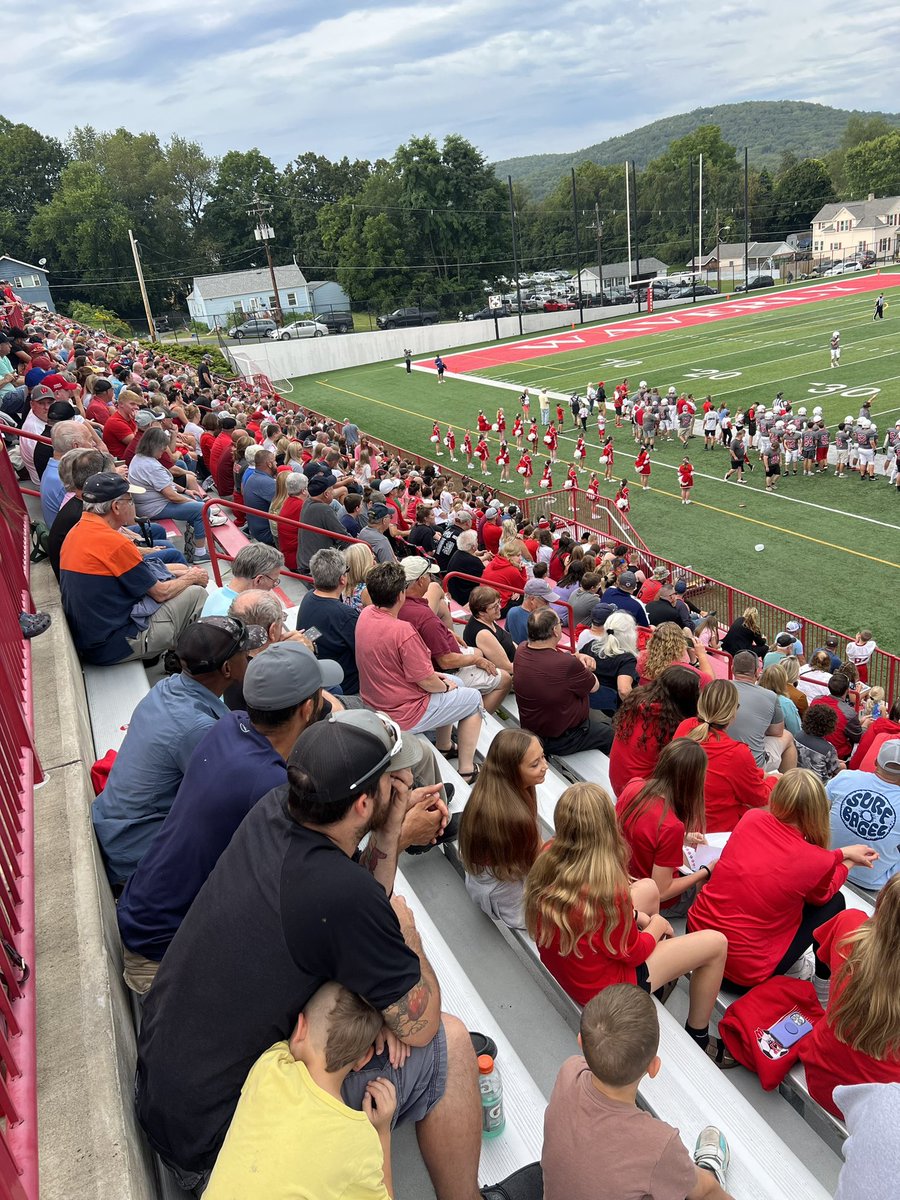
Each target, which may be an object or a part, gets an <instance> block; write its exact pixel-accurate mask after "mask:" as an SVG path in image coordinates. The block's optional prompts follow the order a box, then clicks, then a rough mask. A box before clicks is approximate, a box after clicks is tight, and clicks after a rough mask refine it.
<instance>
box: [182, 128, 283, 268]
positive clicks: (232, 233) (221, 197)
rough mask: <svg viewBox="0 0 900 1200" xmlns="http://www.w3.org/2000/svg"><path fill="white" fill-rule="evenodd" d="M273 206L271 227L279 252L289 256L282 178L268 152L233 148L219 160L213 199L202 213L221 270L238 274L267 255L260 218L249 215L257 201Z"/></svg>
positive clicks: (275, 245)
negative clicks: (260, 240)
mask: <svg viewBox="0 0 900 1200" xmlns="http://www.w3.org/2000/svg"><path fill="white" fill-rule="evenodd" d="M257 196H258V197H259V198H260V200H262V201H264V202H265V203H267V204H269V205H271V211H270V213H269V215H268V218H267V219H268V222H269V224H270V225H271V226H272V227H273V228H274V229H275V241H274V243H273V254H274V253H275V248H276V247H277V248H279V251H280V254H279V255H278V256H276V257H279V256H284V255H289V253H290V228H289V221H288V217H287V212H286V205H285V203H284V190H283V186H282V180H281V176H280V175H279V173H278V171H277V169H276V167H275V164H274V163H273V162H272V160H271V159H270V158H268V157H267V156H266V155H265V154H262V153H261V152H260V151H259V150H257V149H256V148H254V149H253V150H246V151H240V150H229V152H228V153H227V154H226V155H225V156H224V157H223V158H222V160H221V161H220V162H219V169H218V171H217V173H216V177H215V181H214V182H213V184H212V186H211V187H210V189H209V199H208V201H207V203H206V207H205V208H204V210H203V219H202V221H201V223H200V229H201V232H202V233H203V235H204V236H205V238H206V241H207V244H208V245H209V247H210V250H211V253H212V254H214V255H215V256H216V258H217V259H218V269H220V270H223V271H228V270H239V269H241V268H242V267H249V266H250V261H251V259H252V258H253V256H254V254H259V255H261V256H263V257H264V251H263V250H262V249H261V248H259V247H258V245H257V242H256V239H255V237H254V230H255V228H256V219H255V217H253V216H252V215H251V213H250V209H251V208H252V206H253V202H254V198H255V197H257Z"/></svg>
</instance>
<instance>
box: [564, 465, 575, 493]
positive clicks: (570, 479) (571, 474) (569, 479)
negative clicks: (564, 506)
mask: <svg viewBox="0 0 900 1200" xmlns="http://www.w3.org/2000/svg"><path fill="white" fill-rule="evenodd" d="M563 487H564V488H565V489H566V491H567V492H570V491H572V489H573V488H577V487H578V472H577V471H576V470H575V468H574V467H569V470H568V471H567V472H566V478H565V481H564V483H563Z"/></svg>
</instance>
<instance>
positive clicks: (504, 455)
mask: <svg viewBox="0 0 900 1200" xmlns="http://www.w3.org/2000/svg"><path fill="white" fill-rule="evenodd" d="M497 465H498V466H499V468H500V482H501V483H509V446H508V444H507V443H506V442H501V443H500V449H499V451H498V452H497Z"/></svg>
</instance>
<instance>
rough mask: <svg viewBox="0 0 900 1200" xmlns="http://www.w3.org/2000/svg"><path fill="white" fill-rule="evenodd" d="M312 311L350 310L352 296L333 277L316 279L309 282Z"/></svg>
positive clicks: (332, 311)
mask: <svg viewBox="0 0 900 1200" xmlns="http://www.w3.org/2000/svg"><path fill="white" fill-rule="evenodd" d="M306 286H307V288H308V290H309V301H310V311H311V312H314V313H334V312H349V311H350V297H349V296H348V295H347V293H346V292H345V291H344V289H343V288H342V287H341V285H340V284H339V283H335V282H334V280H333V279H316V280H313V281H312V282H311V283H308V284H307V285H306Z"/></svg>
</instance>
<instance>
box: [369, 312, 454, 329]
mask: <svg viewBox="0 0 900 1200" xmlns="http://www.w3.org/2000/svg"><path fill="white" fill-rule="evenodd" d="M439 317H440V313H438V312H436V311H435V310H433V309H429V308H414V307H413V308H395V309H394V311H393V312H392V313H387V314H386V315H385V316H382V317H378V318H377V319H376V321H375V324H376V325H377V326H378V328H379V329H407V328H409V327H410V326H411V325H434V324H435V323H436V322H437V320H438V318H439Z"/></svg>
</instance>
